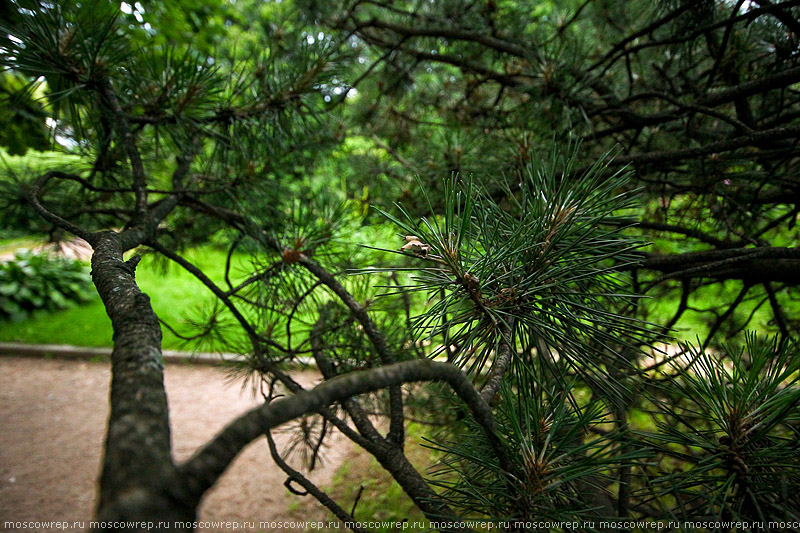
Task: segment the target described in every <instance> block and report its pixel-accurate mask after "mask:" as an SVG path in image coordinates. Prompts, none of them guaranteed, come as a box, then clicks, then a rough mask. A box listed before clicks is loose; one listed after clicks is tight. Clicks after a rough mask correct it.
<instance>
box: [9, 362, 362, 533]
mask: <svg viewBox="0 0 800 533" xmlns="http://www.w3.org/2000/svg"><path fill="white" fill-rule="evenodd" d="M165 376H166V378H165V379H166V387H167V395H168V398H169V403H170V416H171V423H172V428H173V434H172V441H173V449H174V453H175V455H176V457H177V458H178V459H179V460H180V459H184V458H186V457H188V456H189V455H191V453H192V452H193V451H194V450H195V449H196V448H197V447H198V446H200V445H201V444H203V443H204V442H205V441H206V440H208V439H209V438H210V437H212V436H213V435H214V434H215V433H216V432H217V431H219V429H221V428H222V426H224V425H225V423H227V422H228V421H230V420H231V419H232V418H233V417H234V416H236V415H237V414H239V413H241V412H243V411H245V410H246V409H248V408H250V407H252V406H254V405H256V404H258V403H260V402H259V401H258V398H254V397H253V395H252V393H251V390H250V389H245V390H242V388H241V384H240V383H231V382H229V381H228V380H227V379H226V373H225V371H224V370H222V369H220V368H214V367H206V366H182V365H168V366H167V369H166V371H165ZM295 378H296V379H298V381H300V382H301V383H303V384H304V385H305V384H310V383H311V382H313V381H314V379H315V375H314V374H311V373H303V374H298V375H296V376H295ZM108 384H109V369H108V364H105V363H88V362H76V361H63V360H52V359H33V358H16V357H0V527H4V523H5V522H6V521H21V520H26V521H47V520H63V521H68V522H70V523H72V522H73V521H86V526H88V520H89V519H90V518H91V516H92V510H93V507H94V497H95V484H96V480H97V478H98V476H99V468H100V459H101V452H102V445H103V438H104V432H105V425H106V418H107V416H108ZM287 437H288V435H286V434H278V435H276V440H277V441H278V442H279V445H280V442H281V441H284V442H285V441H286V439H287ZM350 448H351V445H350V444H349V443H347V442H346V441H345V440H344V439H341V440H337V441H336V446H335V447H333V448H329V449H328V450H327V452H326V454H325V458H326V461H325V463H324V466H323V467H321V468H317V469H315V471H314V472H313V473H312V474H311V475H310V477H311V479H312V480H314V481H316V482H317V483H318V484H321V485H323V486H325V485H328V484H330V482H331V480H332V477H333V473H334V471H335V470H336V469H337V468H338V466H340V465H341V463H342V461H343V460H344V458H345V457H346V456H347V454H348V452H349V451H350ZM284 479H285V475H284V474H283V473H282V472H281V471H280V470H279V469H278V468H277V467H276V466H275V465H274V463H273V462H272V460H271V459H270V458H269V450H268V448H267V445H266V442H265V441H264V440H259V441H256V442H254V443H252V444H251V445H250V446H249V447H248V448H247V449H246V450H245V451H244V452H243V453H242V454H241V455H240V456H239V457H238V458H237V459H236V461H235V462H234V464H233V465H232V466H231V468H229V469H228V471H227V472H226V473H225V475H224V476H223V478H222V479H221V480H220V482H219V483H218V484H217V485H216V486H215V487H214V488H213V489H212V490H211V491H210V492H209V494H208V495H207V497H206V499H205V500H204V502H203V504H202V506H201V509H200V515H199V519H200V520H208V521H212V520H218V521H219V520H231V521H240V522H241V521H245V520H249V521H255V522H256V523H258V522H260V521H266V520H270V521H271V520H298V519H307V520H311V519H322V518H326V519H327V517H326V515H325V514H324V512H323V511H321V510H316V509H313V510H310V509H309V504H308V503H306V500H304V501H303V504H302V505H300V504H299V500H300V499H299V498H298V497H297V496H294V495H292V494H290V493H288V491H287V490H286V489H285V488H284V486H283V481H284ZM75 529H79V528H75ZM256 529H258V528H256ZM4 530H7V529H4ZM216 530H219V531H224V530H226V529H224V528H219V529H206V530H205V531H216ZM46 531H47V530H46Z"/></svg>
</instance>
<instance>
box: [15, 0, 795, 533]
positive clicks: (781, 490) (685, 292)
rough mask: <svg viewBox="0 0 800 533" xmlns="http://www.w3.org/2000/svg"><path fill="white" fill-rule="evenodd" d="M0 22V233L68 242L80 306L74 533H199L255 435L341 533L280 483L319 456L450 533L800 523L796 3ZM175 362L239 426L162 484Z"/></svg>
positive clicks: (298, 0) (518, 1)
mask: <svg viewBox="0 0 800 533" xmlns="http://www.w3.org/2000/svg"><path fill="white" fill-rule="evenodd" d="M0 14H2V24H0V64H2V65H3V66H4V71H3V73H2V78H0V101H2V111H0V121H2V124H3V128H2V133H0V144H2V145H3V147H4V155H3V158H2V161H0V163H2V169H0V174H1V175H2V177H1V178H0V192H2V196H1V197H0V214H2V220H3V231H4V232H6V233H7V235H15V236H20V235H21V236H27V235H47V236H48V238H49V239H50V240H53V241H60V240H67V239H74V238H82V239H84V240H86V241H87V242H88V243H89V244H90V245H91V247H92V249H93V255H92V258H91V269H92V272H91V276H92V281H93V283H94V286H95V288H96V291H97V293H98V294H99V296H100V301H101V302H102V307H100V304H95V305H94V307H91V306H87V307H86V308H85V309H90V308H92V309H94V311H91V313H93V315H92V318H89V314H84V315H78V314H76V315H70V318H69V320H70V321H78V322H81V321H83V322H84V325H87V324H95V323H97V322H103V321H104V322H105V323H106V324H110V327H111V330H112V331H113V337H111V341H112V342H113V352H112V357H111V367H112V387H111V399H110V401H111V415H110V419H109V428H108V433H107V440H106V445H105V458H104V462H103V466H102V476H101V479H100V483H99V489H98V490H99V497H98V506H97V510H96V516H97V518H98V519H99V520H147V521H152V520H156V521H164V522H165V523H167V524H169V526H168V527H165V528H164V529H174V530H188V529H191V522H192V521H193V520H194V518H195V516H196V511H197V506H198V505H199V502H200V501H201V499H202V497H203V495H204V494H205V493H206V491H207V490H208V489H209V488H211V487H212V486H213V485H214V483H215V482H216V481H217V479H218V478H219V476H220V475H222V473H223V472H224V471H225V469H226V468H227V467H228V465H229V464H230V462H231V461H232V460H233V459H234V458H235V457H236V456H237V454H238V453H239V452H240V451H241V450H242V449H243V448H244V447H245V446H246V445H247V444H248V443H250V442H251V441H253V440H255V439H257V438H261V437H266V439H267V440H268V442H269V443H270V451H271V455H272V460H274V461H275V462H276V464H278V466H280V468H281V469H282V470H283V471H284V472H285V474H286V486H287V487H288V488H290V490H292V491H293V492H298V493H303V494H306V495H308V496H309V497H313V498H315V499H316V500H318V501H319V502H320V504H322V505H323V506H325V507H326V508H327V509H328V510H329V511H330V512H331V513H332V515H333V516H335V517H337V518H338V519H340V520H342V521H345V522H350V523H351V524H352V529H353V530H354V531H365V529H364V528H363V527H361V525H359V524H358V523H355V522H354V518H353V517H354V516H355V517H356V519H368V518H369V517H365V516H362V515H360V514H359V507H358V506H357V505H354V504H353V502H352V501H350V499H351V498H353V496H352V492H353V491H341V490H339V491H336V495H337V496H339V501H336V500H335V499H334V498H332V497H331V495H329V494H327V493H326V492H325V491H324V490H323V489H322V488H320V487H317V486H316V485H314V484H313V483H312V482H311V481H310V480H309V479H308V478H307V477H306V476H305V475H304V474H303V473H302V471H301V470H299V469H297V468H295V467H292V466H290V464H289V463H288V462H287V461H286V459H287V455H288V452H289V451H292V452H293V455H295V456H299V457H301V458H303V459H305V460H306V461H307V462H308V464H309V465H313V464H315V462H316V461H317V460H318V456H319V454H320V451H321V450H322V448H323V446H324V444H325V443H326V442H327V441H328V439H329V437H330V436H331V435H332V434H333V432H339V433H342V434H343V435H344V436H345V437H347V438H349V439H350V440H351V441H353V442H354V443H355V444H356V445H358V447H359V449H360V450H362V451H363V453H364V454H367V455H370V456H372V457H373V458H374V460H375V462H376V464H377V465H379V466H380V468H381V469H383V470H385V472H386V473H387V474H388V475H389V476H391V478H392V479H393V480H394V481H395V482H396V483H397V486H399V487H400V488H401V489H402V491H403V492H404V493H405V494H406V495H407V496H408V497H409V498H410V500H411V501H413V503H414V504H415V505H416V507H417V508H418V509H419V512H420V513H421V514H422V515H424V516H425V518H426V519H427V520H429V521H430V523H431V526H432V527H433V528H434V529H439V530H442V531H461V530H464V529H468V528H466V527H465V524H464V522H462V520H466V519H469V520H483V521H484V522H483V523H484V525H485V526H486V527H488V526H489V525H492V526H497V527H496V528H495V529H505V530H508V531H526V530H529V529H530V530H532V529H534V526H535V524H536V521H550V523H554V522H558V521H569V522H577V523H578V524H579V527H578V528H577V529H578V530H609V529H610V530H626V531H627V530H630V529H631V528H630V527H629V526H628V525H625V524H627V523H628V522H626V521H627V520H629V519H630V520H641V521H651V523H654V522H656V521H657V522H659V523H660V524H661V526H663V527H664V528H667V526H668V525H669V524H670V523H672V524H673V525H670V526H669V527H670V528H672V530H680V529H686V528H689V529H694V528H692V527H690V526H686V525H685V524H686V523H687V521H694V522H697V521H702V522H705V523H707V524H708V523H716V524H718V526H709V527H708V528H707V529H710V530H731V531H732V530H737V531H739V530H749V529H758V527H757V526H755V525H752V524H754V523H764V524H768V523H769V522H770V521H795V522H798V521H800V438H798V437H800V435H798V431H800V406H798V402H800V383H798V379H800V346H798V345H797V343H796V342H797V333H798V324H800V315H798V312H800V308H798V304H797V301H796V300H797V298H798V293H797V287H798V280H800V248H799V247H798V242H797V234H796V228H795V225H796V222H797V219H798V216H799V213H800V208H798V199H800V181H798V178H797V171H798V165H800V157H799V156H800V149H799V148H798V144H797V139H798V135H800V121H798V117H800V24H799V23H798V22H797V21H798V20H800V3H798V2H795V1H794V0H781V1H779V0H753V1H745V0H735V1H734V0H701V1H697V0H669V1H664V2H647V1H631V2H615V1H612V0H564V1H559V2H556V1H543V2H526V1H523V0H486V1H464V2H461V1H456V0H430V1H416V0H415V1H397V2H392V1H383V0H331V1H327V2H315V1H308V0H283V1H273V2H257V1H255V0H236V1H233V0H231V1H225V0H211V1H209V2H204V3H203V5H199V4H198V3H195V2H191V1H189V0H175V1H172V2H159V1H144V0H141V1H138V2H133V3H130V2H121V3H117V2H109V1H107V0H80V1H77V0H66V1H62V2H55V3H53V2H36V1H33V0H6V1H4V2H2V3H0ZM30 260H31V261H32V260H33V259H30ZM166 275H169V276H170V277H169V278H165V277H164V276H166ZM64 276H65V279H66V274H65V275H64ZM165 279H167V280H175V281H164V280H165ZM13 293H15V291H12V290H11V289H10V288H9V286H8V285H6V284H5V283H4V285H3V286H2V287H0V294H3V295H10V294H13ZM54 300H57V299H54ZM54 303H56V304H58V301H55V302H54ZM43 304H44V302H43ZM72 312H78V310H68V311H65V312H64V313H72ZM59 316H61V317H64V316H67V315H59V314H38V315H37V316H35V317H34V318H33V319H32V320H36V321H39V322H38V324H48V323H50V324H58V320H59V318H58V317H59ZM80 316H84V317H85V318H84V319H80V318H79V317H80ZM104 317H105V318H104ZM62 319H63V318H62ZM31 324H33V322H31ZM2 327H3V328H5V327H6V325H4V326H2ZM24 328H25V322H21V323H19V326H15V330H24ZM33 329H35V330H38V331H39V334H41V335H48V334H47V331H49V330H48V329H47V327H46V326H43V327H39V326H35V327H34V328H33ZM95 330H96V329H95V328H94V327H93V326H90V327H87V328H83V329H81V328H79V327H76V328H75V331H76V332H77V333H76V335H75V336H76V337H77V339H75V340H73V341H72V342H73V343H76V344H85V345H92V344H97V343H98V340H97V339H96V338H93V337H92V331H95ZM11 331H12V330H10V329H9V330H7V329H0V335H2V336H3V338H7V337H6V335H13V333H9V332H11ZM162 331H163V332H164V333H162ZM164 335H166V337H165V336H164ZM37 340H38V339H37ZM42 340H47V339H42ZM107 342H109V338H103V340H101V341H99V343H101V344H102V343H107ZM178 344H180V345H183V346H188V347H189V348H191V349H199V350H220V351H221V350H224V351H234V352H239V353H242V354H246V358H245V359H244V360H243V362H242V363H241V364H239V365H238V366H237V367H236V368H234V369H233V372H234V374H236V375H237V376H238V377H240V378H241V379H243V380H250V381H252V382H253V383H254V384H255V385H257V388H258V389H259V390H260V391H262V394H263V396H264V404H263V405H262V406H260V407H258V408H256V409H254V410H252V411H250V412H248V413H245V414H243V415H242V416H240V417H239V418H237V419H235V420H232V421H231V422H230V424H229V425H228V426H226V427H225V429H223V430H222V432H220V433H219V434H218V435H217V436H216V437H215V438H214V439H212V440H211V441H209V442H208V443H206V444H205V445H204V446H202V447H201V448H200V449H199V450H198V451H197V452H196V453H195V455H194V456H193V457H192V458H190V459H189V460H187V461H185V462H183V463H179V464H178V463H175V462H174V460H173V458H172V453H171V448H170V446H171V444H170V425H169V417H168V404H167V398H166V395H165V393H164V387H163V364H162V358H161V350H162V347H164V346H175V345H178ZM309 361H313V363H314V365H315V368H316V370H317V371H318V372H319V373H320V375H321V376H322V382H321V383H320V384H319V385H318V386H316V387H314V388H308V389H304V388H303V387H302V386H301V385H300V384H298V383H297V382H296V381H295V380H294V379H293V378H292V377H291V374H290V372H289V370H287V369H288V368H290V367H291V365H294V364H298V363H300V362H302V363H303V364H306V363H307V362H309ZM296 419H299V420H301V423H300V424H299V425H298V426H297V427H298V429H297V438H296V439H295V441H294V443H293V445H292V450H280V449H278V448H277V447H276V446H275V443H274V440H273V439H272V436H271V432H272V431H273V430H274V429H275V428H276V427H278V426H280V425H282V424H285V423H287V422H290V421H292V420H296ZM411 420H414V421H415V422H420V424H417V423H415V425H414V427H415V430H414V431H415V432H420V433H422V436H423V437H424V442H425V443H426V444H425V445H426V446H428V447H429V448H430V450H431V454H432V455H431V457H433V458H435V464H433V465H430V467H429V468H420V467H419V465H415V463H414V462H412V461H411V460H410V459H409V455H410V453H409V450H408V447H409V444H408V435H407V428H408V424H409V421H411ZM426 466H427V465H426ZM348 481H349V482H352V483H353V485H354V486H355V485H357V484H358V483H359V481H358V480H348ZM342 499H345V500H346V501H342ZM615 520H616V521H617V522H613V521H615ZM610 521H611V522H610ZM603 522H605V523H606V524H605V525H601V524H602V523H603ZM734 522H746V523H747V524H750V525H747V526H741V525H739V526H735V525H730V524H731V523H734ZM615 524H616V525H615ZM676 524H677V525H676ZM682 524H683V525H682ZM723 524H728V525H723ZM751 525H752V526H751ZM764 527H766V526H764ZM573 529H574V528H573Z"/></svg>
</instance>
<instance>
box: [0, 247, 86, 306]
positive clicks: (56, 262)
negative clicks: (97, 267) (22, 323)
mask: <svg viewBox="0 0 800 533" xmlns="http://www.w3.org/2000/svg"><path fill="white" fill-rule="evenodd" d="M95 294H96V293H95V291H94V288H93V287H92V281H91V278H90V277H89V270H88V269H87V268H86V266H84V265H83V263H81V262H80V261H76V260H70V259H65V258H62V257H51V256H48V255H45V254H35V253H33V252H29V251H25V252H17V253H16V254H14V259H11V260H8V261H3V262H0V320H13V321H19V320H23V319H24V318H26V317H27V316H28V315H29V314H31V313H33V312H34V311H38V310H46V311H55V310H57V309H67V308H69V307H72V306H74V305H77V304H82V303H86V302H88V301H90V300H91V299H92V298H93V297H94V296H95Z"/></svg>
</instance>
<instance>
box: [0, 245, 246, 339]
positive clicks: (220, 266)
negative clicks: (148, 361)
mask: <svg viewBox="0 0 800 533" xmlns="http://www.w3.org/2000/svg"><path fill="white" fill-rule="evenodd" d="M185 255H186V257H187V258H188V259H189V260H190V261H192V262H193V263H195V264H196V265H197V266H199V267H200V268H201V269H202V270H203V271H205V272H206V274H208V275H209V277H210V278H211V279H212V280H214V281H215V282H221V281H222V279H223V276H224V269H225V252H223V251H221V250H218V249H215V248H212V247H201V248H197V249H194V250H190V251H188V252H187V253H186V254H185ZM247 269H248V262H247V258H246V257H244V256H239V257H235V260H234V265H233V269H232V270H233V272H242V271H245V270H247ZM136 280H137V282H138V283H139V286H140V287H141V289H142V291H144V292H146V293H147V294H149V295H150V297H151V302H152V305H153V309H154V310H155V312H156V314H157V315H158V316H159V317H160V318H161V319H162V320H164V321H166V322H167V323H168V324H170V325H171V326H172V327H174V328H176V329H177V330H178V331H186V329H187V327H186V318H187V317H192V316H194V317H197V316H199V314H200V311H201V310H202V309H203V308H204V307H207V306H208V305H209V303H210V302H212V301H213V299H214V298H213V295H212V294H211V293H210V292H209V291H208V289H206V288H205V287H204V286H203V285H202V284H201V283H200V282H199V281H197V280H196V279H195V278H194V277H193V276H192V275H191V274H189V273H188V272H186V271H185V270H183V269H182V268H180V267H178V266H177V265H174V264H166V265H165V264H164V263H163V260H162V261H159V262H158V263H156V262H155V261H154V257H153V256H150V255H148V256H145V257H144V259H143V260H142V262H141V263H140V264H139V266H138V268H137V269H136ZM162 330H163V332H164V342H163V347H164V348H165V349H195V348H200V349H204V350H209V351H210V350H223V349H225V347H224V346H222V345H220V344H219V343H216V344H211V345H208V344H204V345H192V344H188V345H187V343H186V342H185V341H183V340H181V339H180V338H178V337H176V336H175V335H173V334H172V333H171V332H170V331H168V330H167V329H166V328H162ZM238 335H239V336H240V338H241V334H238ZM111 336H112V330H111V321H110V320H109V318H108V316H107V315H106V311H105V308H104V307H103V304H102V302H101V301H100V299H99V298H97V299H96V300H94V301H93V302H91V303H89V304H87V305H82V306H79V307H75V308H72V309H66V310H64V311H58V312H55V313H39V314H36V315H34V316H33V317H31V318H29V319H27V320H25V321H22V322H6V323H0V341H18V342H28V343H45V344H75V345H79V346H93V347H98V346H111V345H112V342H111ZM234 340H236V339H234Z"/></svg>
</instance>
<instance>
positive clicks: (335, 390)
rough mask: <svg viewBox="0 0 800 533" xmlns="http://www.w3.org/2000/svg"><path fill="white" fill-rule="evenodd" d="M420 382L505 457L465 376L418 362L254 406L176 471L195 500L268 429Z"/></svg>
mask: <svg viewBox="0 0 800 533" xmlns="http://www.w3.org/2000/svg"><path fill="white" fill-rule="evenodd" d="M419 381H444V382H446V383H448V384H449V385H450V386H451V387H452V388H453V390H454V391H455V393H456V394H457V395H458V396H459V398H461V399H462V401H464V403H465V404H466V405H467V407H468V408H469V409H470V412H471V413H472V415H473V416H474V418H475V420H476V421H477V422H478V423H479V424H480V425H481V427H483V428H484V430H485V432H486V435H487V437H488V438H489V441H490V442H491V443H492V446H493V447H494V449H495V452H496V453H497V454H498V455H499V456H501V457H502V456H503V454H504V452H503V449H502V444H501V443H500V441H499V439H498V438H497V436H496V435H495V423H494V418H493V416H492V412H491V408H490V407H489V405H488V404H487V403H486V402H485V401H483V398H481V396H480V394H479V393H478V391H477V390H475V388H474V387H473V386H472V383H470V381H469V379H468V378H467V377H466V376H465V375H464V374H463V373H462V372H461V371H460V370H459V369H458V368H456V367H454V366H452V365H450V364H447V363H436V362H434V361H430V360H421V361H408V362H404V363H396V364H394V365H389V366H385V367H381V368H375V369H371V370H364V371H360V372H351V373H349V374H346V375H343V376H339V377H336V378H334V379H332V380H330V381H326V382H324V383H322V384H320V385H318V386H316V387H315V388H314V389H311V390H308V391H302V392H299V393H297V394H296V395H294V396H291V397H289V398H286V399H282V400H278V401H275V402H272V403H270V404H266V405H263V406H260V407H257V408H255V409H252V410H250V411H248V412H247V413H245V414H244V415H242V416H240V417H239V418H237V419H236V420H235V421H233V422H232V423H230V424H228V425H227V426H226V427H225V428H224V429H223V430H222V431H221V432H220V433H219V434H218V435H217V436H216V437H215V438H214V439H213V440H212V441H211V442H209V443H208V444H206V445H205V446H203V448H202V449H201V450H199V451H198V452H197V453H196V454H195V455H194V456H193V457H192V458H191V459H189V460H188V461H187V462H186V463H184V464H183V465H181V466H180V467H179V471H180V473H181V474H182V475H183V476H185V482H186V484H187V488H188V490H189V491H190V492H191V493H192V494H194V495H195V496H196V497H197V498H198V499H199V498H200V497H201V496H202V494H203V493H204V492H205V491H206V490H207V489H208V488H209V487H211V485H213V484H214V483H215V482H216V480H217V479H218V478H219V476H220V475H222V473H223V472H224V471H225V469H226V468H227V467H228V465H229V464H230V463H231V461H233V459H234V458H235V457H236V456H237V455H238V454H239V452H240V451H241V450H242V448H244V447H245V446H246V445H247V444H249V443H250V442H252V441H253V440H255V439H256V438H258V437H259V436H261V435H263V434H264V433H265V432H266V431H269V430H270V429H272V428H274V427H277V426H279V425H281V424H284V423H286V422H288V421H290V420H293V419H295V418H297V417H299V416H302V415H304V414H307V413H309V412H313V411H315V410H316V409H318V408H320V407H324V406H327V405H330V404H332V403H334V402H339V401H342V400H344V399H346V398H350V397H353V396H356V395H359V394H364V393H367V392H375V391H378V390H381V389H385V388H389V387H399V386H400V385H402V384H403V383H413V382H419Z"/></svg>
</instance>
